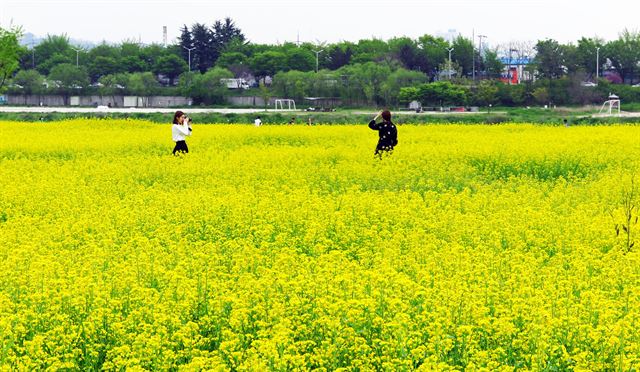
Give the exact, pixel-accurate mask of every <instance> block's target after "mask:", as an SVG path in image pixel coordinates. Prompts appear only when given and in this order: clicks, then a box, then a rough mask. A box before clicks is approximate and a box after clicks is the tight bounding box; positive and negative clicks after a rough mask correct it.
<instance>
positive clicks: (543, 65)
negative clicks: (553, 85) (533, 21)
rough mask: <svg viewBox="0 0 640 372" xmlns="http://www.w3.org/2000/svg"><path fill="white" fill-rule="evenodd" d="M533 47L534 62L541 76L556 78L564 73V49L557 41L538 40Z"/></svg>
mask: <svg viewBox="0 0 640 372" xmlns="http://www.w3.org/2000/svg"><path fill="white" fill-rule="evenodd" d="M535 49H536V52H537V54H536V57H535V64H536V66H537V69H538V73H539V74H540V76H541V77H542V78H549V79H557V78H559V77H561V76H563V75H564V74H565V60H564V58H565V56H564V49H563V48H562V46H561V45H560V44H559V43H558V42H557V41H555V40H552V39H547V40H540V41H538V43H537V44H536V47H535Z"/></svg>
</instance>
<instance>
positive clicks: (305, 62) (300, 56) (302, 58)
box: [286, 48, 316, 71]
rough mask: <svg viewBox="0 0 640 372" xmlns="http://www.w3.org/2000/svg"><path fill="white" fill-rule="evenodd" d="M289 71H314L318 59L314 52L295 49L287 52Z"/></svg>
mask: <svg viewBox="0 0 640 372" xmlns="http://www.w3.org/2000/svg"><path fill="white" fill-rule="evenodd" d="M286 68H287V69H288V70H296V71H312V70H315V68H316V58H315V56H314V55H313V53H312V52H310V51H308V50H306V49H302V48H295V49H292V50H290V51H288V52H287V64H286Z"/></svg>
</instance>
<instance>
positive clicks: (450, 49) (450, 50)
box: [447, 48, 453, 80]
mask: <svg viewBox="0 0 640 372" xmlns="http://www.w3.org/2000/svg"><path fill="white" fill-rule="evenodd" d="M447 50H448V51H449V80H451V52H453V48H448V49H447Z"/></svg>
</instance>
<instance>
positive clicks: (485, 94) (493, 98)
mask: <svg viewBox="0 0 640 372" xmlns="http://www.w3.org/2000/svg"><path fill="white" fill-rule="evenodd" d="M497 101H498V87H497V86H496V83H495V82H493V81H490V80H483V81H481V82H480V84H479V85H478V90H477V92H476V102H477V103H478V104H479V105H481V106H488V105H493V104H495V103H496V102H497Z"/></svg>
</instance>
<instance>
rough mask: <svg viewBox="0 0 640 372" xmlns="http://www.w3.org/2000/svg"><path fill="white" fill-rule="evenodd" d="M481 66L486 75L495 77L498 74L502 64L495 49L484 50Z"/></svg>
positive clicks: (502, 67) (502, 66)
mask: <svg viewBox="0 0 640 372" xmlns="http://www.w3.org/2000/svg"><path fill="white" fill-rule="evenodd" d="M483 67H484V71H485V72H486V75H487V77H489V78H496V77H498V76H500V73H501V72H502V70H503V69H504V65H503V64H502V61H500V58H498V52H497V51H495V50H486V51H485V52H484V58H483Z"/></svg>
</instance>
